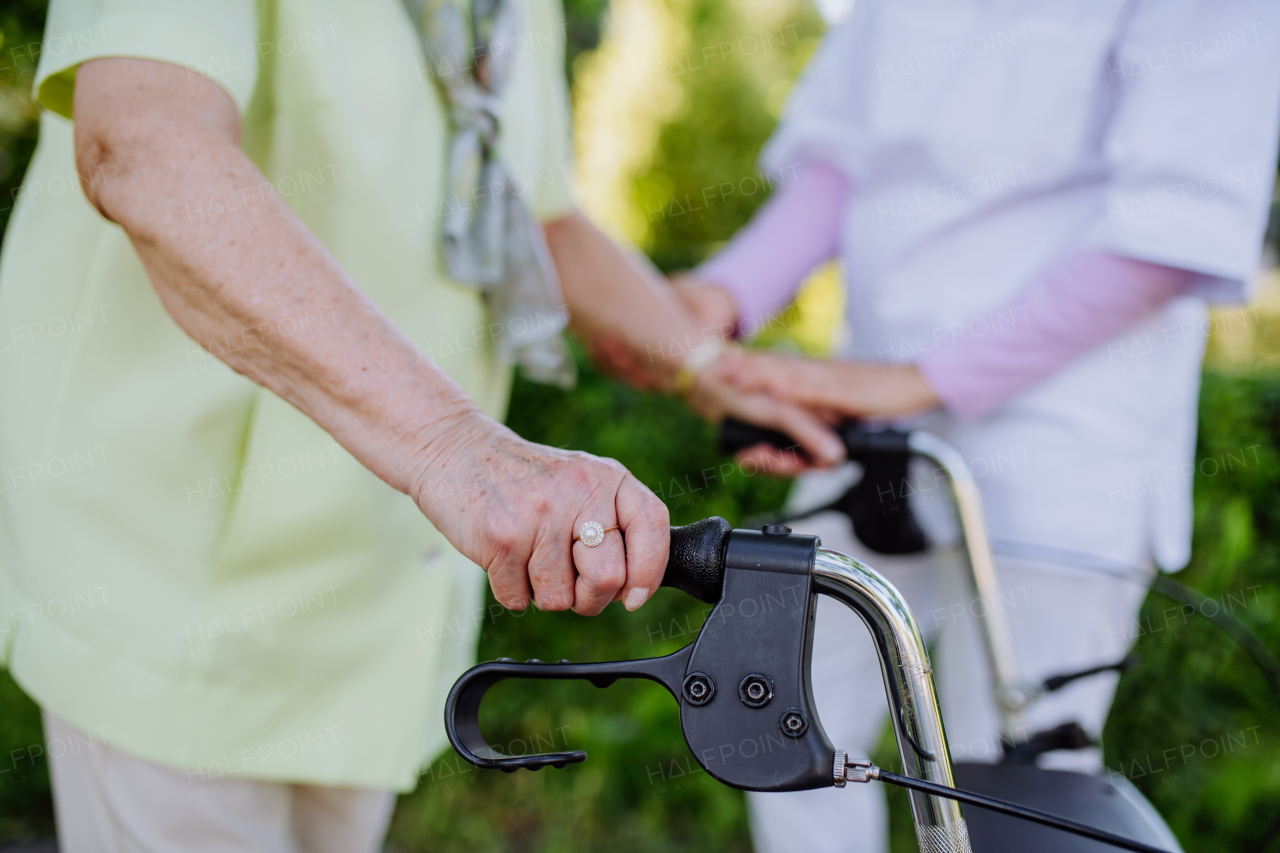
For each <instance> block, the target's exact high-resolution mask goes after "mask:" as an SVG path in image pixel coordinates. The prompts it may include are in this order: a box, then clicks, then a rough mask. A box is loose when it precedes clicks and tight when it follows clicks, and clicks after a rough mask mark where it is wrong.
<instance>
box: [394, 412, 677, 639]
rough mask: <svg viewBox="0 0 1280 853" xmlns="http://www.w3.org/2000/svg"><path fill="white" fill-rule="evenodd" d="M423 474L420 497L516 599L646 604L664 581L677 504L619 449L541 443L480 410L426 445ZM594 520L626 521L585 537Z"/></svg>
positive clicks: (565, 605)
mask: <svg viewBox="0 0 1280 853" xmlns="http://www.w3.org/2000/svg"><path fill="white" fill-rule="evenodd" d="M413 481H414V487H413V489H412V491H411V492H410V493H411V494H412V495H413V496H414V497H415V499H416V500H417V502H418V505H419V507H421V509H422V511H423V512H424V513H425V514H426V515H427V517H428V518H430V519H431V520H432V521H433V522H434V523H435V525H436V527H437V529H439V530H440V532H441V533H443V534H444V536H445V537H446V538H447V539H448V540H449V541H450V542H451V543H453V545H454V547H456V548H457V549H458V550H459V551H461V552H462V553H463V554H464V555H465V556H467V557H468V558H469V559H471V560H472V561H474V562H475V563H477V564H478V565H479V566H480V567H481V568H483V569H484V570H485V571H486V572H487V573H488V574H489V584H490V586H491V587H492V588H493V594H494V597H495V598H497V599H498V601H499V603H501V604H502V605H503V606H504V607H508V608H510V609H512V610H521V609H524V608H525V607H526V606H528V604H529V602H530V601H531V600H532V601H533V602H534V603H535V604H536V605H537V606H538V607H539V608H540V609H542V610H569V609H572V610H573V611H574V612H575V613H579V614H582V615H584V616H594V615H595V614H597V613H599V612H600V611H601V610H603V609H604V608H605V606H606V605H608V604H609V602H610V601H614V600H618V599H621V600H622V602H623V605H624V606H625V607H626V608H627V609H628V610H635V609H636V608H638V607H639V606H640V605H642V604H643V603H644V602H645V601H646V600H647V599H648V597H649V595H650V594H651V593H652V592H653V591H654V590H656V589H657V588H658V585H659V584H660V583H661V582H662V576H663V573H664V572H665V570H666V565H667V555H668V551H669V547H670V544H669V543H670V526H669V525H670V517H669V515H668V513H667V508H666V505H664V504H663V503H662V501H660V500H659V499H658V498H657V496H655V495H654V494H653V493H652V492H651V491H649V490H648V489H647V488H645V487H644V486H643V485H642V484H641V483H640V481H639V480H637V479H636V478H635V477H633V476H632V475H631V474H630V473H628V472H627V470H626V469H625V468H623V467H622V465H620V464H619V463H618V462H615V461H614V460H612V459H601V458H599V457H596V456H592V455H590V454H587V453H579V452H572V451H565V450H556V449H554V448H550V447H544V446H542V445H538V444H534V443H532V442H529V441H525V440H524V439H522V438H520V437H519V436H517V435H516V434H515V433H513V432H512V431H511V430H509V429H507V428H506V427H504V426H502V425H501V424H498V423H496V422H495V421H493V420H491V419H489V418H487V417H485V416H483V415H481V414H479V413H476V412H468V413H465V414H462V415H460V416H458V418H457V419H456V423H454V424H452V425H451V428H450V429H449V431H448V434H447V437H446V438H444V439H441V440H438V441H437V443H436V444H434V445H432V446H431V447H430V448H428V449H427V450H426V451H424V453H423V454H422V458H421V460H420V461H419V463H418V473H417V475H416V476H415V477H414V478H413ZM584 521H596V522H599V523H600V525H601V526H602V527H604V528H609V527H612V526H613V525H615V524H616V525H618V527H619V530H613V531H609V532H607V533H605V535H604V541H603V542H602V543H601V544H599V545H597V546H595V547H587V546H586V545H584V544H582V543H581V542H574V541H573V538H574V536H575V535H576V533H577V530H578V528H579V527H580V526H581V525H582V523H583V522H584ZM624 536H625V538H624Z"/></svg>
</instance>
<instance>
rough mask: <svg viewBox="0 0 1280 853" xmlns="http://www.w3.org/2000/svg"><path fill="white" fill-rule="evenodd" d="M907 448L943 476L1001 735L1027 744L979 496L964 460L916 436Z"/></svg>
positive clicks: (1022, 701) (1021, 690) (1020, 690)
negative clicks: (975, 603) (977, 610)
mask: <svg viewBox="0 0 1280 853" xmlns="http://www.w3.org/2000/svg"><path fill="white" fill-rule="evenodd" d="M907 445H908V446H909V447H910V448H911V451H912V452H913V453H915V454H916V455H917V456H923V457H925V458H926V459H929V460H931V461H932V462H933V463H934V464H936V465H937V466H938V467H939V468H940V469H942V471H943V472H944V473H945V474H946V475H947V479H948V480H949V481H950V482H951V491H952V494H953V495H954V496H955V504H956V513H957V514H958V515H959V516H960V530H961V531H962V532H963V534H964V546H965V552H966V554H967V556H968V558H969V567H970V569H971V571H972V575H973V586H974V592H976V593H977V596H978V600H979V601H981V602H982V628H983V630H982V632H981V633H982V640H983V644H984V645H985V646H986V650H987V660H988V662H989V663H990V665H991V680H992V682H993V683H992V688H993V689H994V691H995V694H996V702H997V704H998V706H999V708H1000V723H1001V729H1002V731H1001V734H1002V735H1003V736H1004V737H1005V739H1007V740H1008V741H1010V742H1011V743H1018V742H1020V741H1024V740H1026V738H1027V727H1026V724H1025V722H1024V720H1023V717H1022V713H1021V709H1022V707H1023V706H1024V705H1026V703H1027V701H1028V700H1029V699H1030V698H1031V692H1030V691H1029V690H1028V689H1027V687H1026V685H1024V684H1023V683H1022V681H1021V680H1020V679H1019V678H1018V660H1017V658H1016V657H1015V656H1014V653H1013V648H1014V646H1013V630H1012V629H1011V628H1010V627H1009V620H1008V618H1007V617H1006V615H1005V612H1004V609H1003V608H1002V607H1001V606H1000V578H999V576H998V575H997V574H996V563H995V559H994V558H993V557H992V556H991V542H990V540H989V539H988V538H987V521H986V518H985V517H984V515H983V512H982V496H981V495H980V494H979V492H978V484H977V483H976V482H975V481H974V479H973V474H971V473H970V472H969V466H968V465H966V464H965V461H964V457H963V456H961V455H960V452H959V451H958V450H956V449H955V448H954V447H952V446H951V445H949V444H947V443H946V442H945V441H943V440H942V439H940V438H938V437H937V436H935V435H932V434H930V433H927V432H922V431H920V430H915V431H913V432H912V433H910V435H908V437H907Z"/></svg>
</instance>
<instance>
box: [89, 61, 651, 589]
mask: <svg viewBox="0 0 1280 853" xmlns="http://www.w3.org/2000/svg"><path fill="white" fill-rule="evenodd" d="M74 112H75V147H76V165H77V167H78V170H79V173H80V175H81V176H82V178H81V185H82V188H83V190H84V193H85V196H86V198H87V199H88V201H89V202H90V203H91V204H92V205H93V206H94V207H95V208H96V209H97V210H98V212H99V213H101V214H102V216H104V217H105V218H107V219H109V220H110V221H112V222H115V223H117V224H118V225H120V227H121V228H122V229H123V230H124V232H125V234H127V235H128V237H129V239H130V241H131V242H132V244H133V247H134V249H135V250H136V251H137V253H138V257H139V258H140V259H141V261H142V263H143V265H144V267H145V268H146V271H147V274H148V275H149V276H150V278H151V283H152V285H153V286H154V287H155V290H156V293H157V295H158V297H159V301H160V303H161V304H163V306H164V308H165V310H166V311H168V313H169V315H170V316H171V317H172V318H173V319H174V321H175V322H176V323H177V324H178V325H179V326H180V327H182V329H184V330H185V331H186V332H187V334H189V335H190V336H191V337H192V338H194V339H195V340H196V341H197V342H198V343H200V344H201V345H203V346H204V347H205V348H206V349H209V350H210V351H211V352H213V353H214V354H215V355H217V357H218V358H220V359H221V360H223V361H224V362H226V364H227V365H228V366H229V367H230V368H232V369H233V370H235V371H236V372H238V373H240V374H242V375H244V376H246V377H248V378H249V379H251V380H253V381H255V382H257V383H259V384H261V385H263V386H265V387H266V388H269V389H270V390H271V391H273V392H274V393H276V394H277V395H279V396H280V397H282V398H283V399H285V400H287V401H288V402H289V403H291V404H293V405H294V406H295V407H296V408H297V409H298V410H299V411H301V412H303V413H304V414H305V415H307V416H308V417H310V418H311V419H312V420H314V421H315V422H316V423H317V424H319V425H320V427H321V428H323V429H324V430H326V431H328V433H329V434H330V435H332V436H333V438H334V439H335V440H336V441H337V442H339V443H340V444H341V445H342V446H343V447H345V448H346V449H347V450H348V451H350V453H351V455H352V456H354V457H355V458H356V459H358V460H359V461H360V462H361V464H363V465H364V466H365V467H367V468H368V469H369V470H370V471H372V472H373V473H374V474H375V475H377V476H378V477H380V478H382V479H383V480H384V481H386V482H387V483H388V484H389V485H391V486H392V487H393V488H396V489H399V490H400V491H402V492H405V493H407V494H410V495H412V496H413V497H414V498H415V499H416V500H417V501H418V504H419V506H420V507H421V508H422V510H423V512H424V513H425V514H426V515H427V517H428V518H429V519H431V521H432V522H434V523H435V524H436V525H437V526H438V527H439V529H440V530H441V531H442V532H443V533H444V535H445V536H446V537H447V538H448V539H449V541H450V542H452V543H453V544H454V545H455V546H456V547H457V548H458V550H460V551H461V552H462V553H463V554H464V555H466V556H467V557H469V558H470V559H472V560H473V561H475V562H477V563H479V564H480V565H481V566H483V567H484V568H485V569H487V570H488V571H489V572H490V575H491V582H492V584H493V587H494V592H495V594H496V595H497V597H498V600H499V601H501V602H502V603H503V604H505V605H507V606H509V607H523V606H524V605H525V604H527V603H528V602H529V600H530V597H531V596H532V597H533V599H534V600H535V601H536V602H537V603H538V604H539V605H540V606H543V607H545V608H547V609H565V608H570V607H572V608H573V609H574V610H575V611H577V612H579V613H584V614H591V613H598V612H600V610H602V609H603V608H604V607H605V605H606V604H608V603H609V601H610V600H612V599H613V598H614V597H615V596H617V595H622V596H623V597H624V600H625V601H626V604H627V606H629V607H632V608H634V607H636V606H639V604H640V603H642V602H643V601H644V599H645V598H646V597H647V596H648V591H651V590H653V589H655V588H656V587H657V586H658V583H659V582H660V581H661V579H662V574H663V571H664V569H665V566H666V556H667V548H668V544H667V543H668V537H669V530H668V527H667V524H668V520H667V511H666V507H665V506H663V504H662V502H661V501H659V500H658V499H657V498H656V497H655V496H654V495H653V494H651V493H650V492H649V491H648V490H647V489H645V488H644V487H643V486H641V485H640V484H639V483H638V482H636V480H635V478H633V477H632V476H631V475H629V474H628V473H627V472H626V471H625V470H623V468H622V466H620V465H618V463H616V462H612V461H609V460H604V459H596V458H594V457H591V456H587V455H586V454H581V453H565V452H562V451H559V450H553V449H551V448H547V447H539V446H537V445H534V444H530V443H529V442H526V441H523V440H522V439H520V438H518V437H517V436H516V435H515V434H514V433H512V432H511V431H510V430H508V429H506V428H505V427H503V426H501V425H499V424H498V423H496V422H495V421H493V420H492V419H491V418H488V417H486V416H485V415H484V414H483V413H481V412H480V410H479V408H478V407H477V406H476V405H475V403H473V402H472V401H471V400H470V399H469V398H468V397H467V395H466V394H465V393H464V392H463V390H462V389H461V388H459V387H458V385H457V384H456V383H455V382H454V381H453V380H452V379H450V378H449V376H448V375H446V374H445V373H444V372H443V371H442V370H440V368H439V367H437V366H436V365H435V364H433V363H432V362H431V361H430V359H428V358H426V357H424V356H423V355H422V353H421V352H419V350H418V348H417V347H416V346H415V345H414V342H413V341H411V340H409V339H408V338H407V337H406V336H405V335H404V334H403V333H402V332H401V331H400V330H399V329H398V328H396V326H395V325H394V324H393V323H391V321H390V320H389V319H388V318H387V317H386V315H385V314H383V313H382V311H381V310H380V309H379V307H378V306H377V305H376V304H374V302H373V301H372V300H371V299H369V298H368V297H367V296H366V295H365V294H364V293H363V292H362V291H361V290H360V288H359V287H358V286H357V285H356V283H355V282H354V281H352V280H351V277H350V276H348V275H347V273H346V271H345V270H343V269H342V267H341V266H340V265H339V264H338V263H337V261H336V260H335V259H334V258H333V256H332V255H330V254H329V252H328V251H327V250H326V249H325V247H324V246H323V245H321V244H320V242H319V241H318V240H317V239H316V238H315V237H314V235H312V234H311V233H310V232H309V231H308V230H307V228H306V226H305V225H304V224H303V223H302V221H301V220H300V219H299V218H298V217H297V216H296V215H295V214H294V212H293V211H292V210H290V208H289V207H288V205H286V204H285V203H284V201H283V200H282V199H281V198H280V197H279V196H278V195H276V194H275V193H274V192H271V191H270V188H271V184H270V182H268V181H267V179H266V177H265V176H264V175H263V174H262V173H261V172H260V171H259V170H258V168H257V166H256V165H254V163H253V162H252V161H251V160H250V159H249V158H248V157H247V156H245V154H244V152H243V151H241V150H240V145H239V142H240V116H239V113H238V112H237V110H236V107H235V104H234V103H233V102H232V101H231V98H230V97H229V96H228V95H227V93H226V92H225V91H224V90H223V89H222V88H221V87H220V86H219V85H218V84H217V83H214V82H213V81H211V80H209V79H208V78H206V77H204V76H202V75H199V74H192V73H190V72H189V71H187V70H186V69H184V68H179V67H177V66H174V65H169V64H166V63H163V62H155V61H151V60H144V59H128V58H109V59H96V60H93V61H90V62H86V63H84V64H83V65H81V66H80V68H79V70H78V72H77V76H76V85H75V105H74ZM248 188H252V189H253V192H252V193H248V192H246V190H247V189H248ZM228 198H235V199H237V200H238V201H239V200H244V203H243V204H241V205H240V206H239V207H238V209H237V212H236V213H235V214H228V215H225V216H213V215H210V216H205V215H203V214H200V215H196V216H193V215H192V211H193V210H196V211H199V210H203V209H204V208H206V207H208V205H209V203H210V200H214V201H217V200H225V199H228ZM322 315H324V316H333V317H336V318H339V322H336V323H324V324H319V325H316V326H313V327H311V328H310V330H309V331H307V332H306V333H305V334H296V335H281V334H275V330H276V329H279V328H280V327H281V321H282V320H284V319H292V318H297V317H305V316H322ZM227 341H235V345H234V346H230V347H228V346H226V345H225V342H227ZM215 345H217V346H215ZM227 393H232V394H239V395H241V398H242V399H243V400H244V405H245V407H248V406H249V405H250V399H251V397H250V396H249V394H248V393H246V392H244V391H243V390H235V389H233V390H231V391H228V392H227ZM246 411H247V408H246ZM583 521H597V522H599V523H600V524H601V525H602V526H603V527H611V526H612V525H614V524H617V525H619V526H620V527H621V528H623V529H624V530H626V532H627V535H628V538H627V540H626V545H627V548H625V549H624V547H623V540H622V536H621V535H620V534H619V533H618V532H617V531H611V532H609V533H606V534H605V539H604V541H603V542H602V543H601V544H600V545H599V546H597V547H596V548H591V549H589V548H587V546H586V545H581V544H578V545H571V544H570V540H571V537H572V536H573V534H574V531H575V530H576V529H577V527H578V526H579V525H580V524H581V523H582V522H583Z"/></svg>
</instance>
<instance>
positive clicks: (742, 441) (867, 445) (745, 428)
mask: <svg viewBox="0 0 1280 853" xmlns="http://www.w3.org/2000/svg"><path fill="white" fill-rule="evenodd" d="M834 429H835V432H836V434H837V435H839V436H840V440H841V441H843V442H844V448H845V452H847V453H848V454H849V458H850V459H856V460H859V461H861V460H862V459H864V458H866V457H868V456H888V455H905V454H909V453H910V452H911V447H910V445H909V444H908V439H909V437H910V435H911V434H910V433H909V432H903V431H902V430H896V429H867V428H866V427H864V426H862V424H860V423H858V422H857V421H845V422H844V423H842V424H840V425H839V426H836V427H835V428H834ZM757 444H772V445H773V446H774V447H776V448H778V449H779V450H794V451H795V452H797V453H799V454H801V455H802V456H803V455H804V451H803V450H801V449H800V447H799V445H798V444H797V442H796V440H795V439H794V438H792V437H791V436H789V435H787V434H786V433H785V432H779V431H778V430H776V429H769V428H767V427H759V426H756V425H755V424H749V423H745V422H744V421H739V420H734V419H733V418H725V419H724V422H723V423H721V424H720V450H721V451H722V452H724V453H729V454H733V453H737V452H738V451H739V450H746V449H747V448H748V447H755V446H756V445H757Z"/></svg>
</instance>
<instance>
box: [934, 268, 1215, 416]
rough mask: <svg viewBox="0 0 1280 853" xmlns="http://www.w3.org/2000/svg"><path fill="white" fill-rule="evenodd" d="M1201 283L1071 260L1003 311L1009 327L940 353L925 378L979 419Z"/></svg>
mask: <svg viewBox="0 0 1280 853" xmlns="http://www.w3.org/2000/svg"><path fill="white" fill-rule="evenodd" d="M1196 277H1197V275H1196V273H1193V272H1190V271H1188V270H1182V269H1176V268H1174V267H1165V266H1160V265H1158V264H1150V263H1146V262H1145V261H1136V260H1133V259H1131V258H1122V257H1117V256H1115V255H1109V254H1105V253H1102V252H1083V253H1080V254H1078V255H1074V256H1072V257H1071V258H1069V259H1068V260H1066V261H1064V262H1063V263H1061V264H1058V265H1057V266H1055V267H1053V268H1052V269H1050V270H1049V271H1048V272H1046V273H1045V274H1044V275H1042V276H1040V278H1038V279H1036V280H1035V281H1034V282H1033V283H1032V285H1031V286H1030V287H1029V288H1028V289H1027V290H1026V292H1024V293H1022V294H1019V295H1018V296H1017V297H1016V298H1015V299H1013V300H1012V301H1011V302H1010V303H1009V304H1007V305H1005V306H1003V307H1002V308H1001V309H1000V312H1001V313H1002V314H1004V315H1005V316H1012V317H1014V322H1013V323H1012V324H1007V325H1004V326H1002V327H1000V328H998V329H995V330H994V331H992V332H991V333H989V334H987V335H984V336H982V337H968V338H963V339H961V340H959V341H957V343H956V344H955V345H954V346H951V347H947V348H944V349H938V350H935V351H934V352H932V353H930V354H929V355H928V356H926V357H925V358H924V359H922V360H921V362H920V364H919V368H920V372H921V373H922V374H923V375H924V378H925V380H926V381H927V382H928V383H929V385H930V386H932V388H933V390H934V393H935V394H937V395H938V398H939V399H940V400H941V401H942V403H943V405H945V406H946V407H947V409H949V410H950V411H951V412H952V413H953V414H955V415H956V416H957V417H959V418H961V419H962V420H975V419H977V418H981V417H983V416H984V415H987V414H989V413H991V412H992V411H994V410H995V409H996V408H998V407H999V406H1000V405H1001V404H1003V403H1004V402H1005V401H1007V400H1008V399H1010V398H1011V397H1013V396H1014V395H1016V394H1018V393H1019V392H1021V391H1024V390H1026V389H1027V388H1029V387H1031V386H1032V385H1035V384H1036V383H1037V382H1040V381H1041V380H1043V379H1046V378H1048V377H1049V376H1051V375H1052V374H1054V373H1056V372H1057V371H1058V370H1061V369H1062V368H1063V367H1065V366H1066V365H1068V364H1070V363H1071V362H1072V361H1074V360H1075V359H1077V358H1079V357H1080V356H1082V355H1084V354H1085V353H1087V352H1088V351H1089V350H1091V349H1093V348H1094V347H1097V346H1100V345H1101V344H1103V343H1106V342H1107V341H1109V340H1111V339H1112V338H1114V337H1115V336H1116V335H1118V334H1120V333H1121V332H1123V331H1124V330H1125V329H1127V328H1129V327H1130V326H1132V325H1134V324H1135V323H1137V322H1138V321H1139V320H1141V319H1143V318H1144V317H1146V316H1148V315H1150V314H1151V313H1152V312H1154V311H1155V310H1156V309H1157V308H1159V307H1160V306H1161V305H1163V304H1164V303H1165V302H1166V301H1167V300H1169V299H1170V298H1172V297H1173V296H1176V295H1177V294H1178V293H1179V292H1181V291H1182V290H1183V289H1184V288H1185V287H1186V286H1187V285H1188V284H1189V283H1190V282H1191V281H1192V280H1193V279H1195V278H1196Z"/></svg>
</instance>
